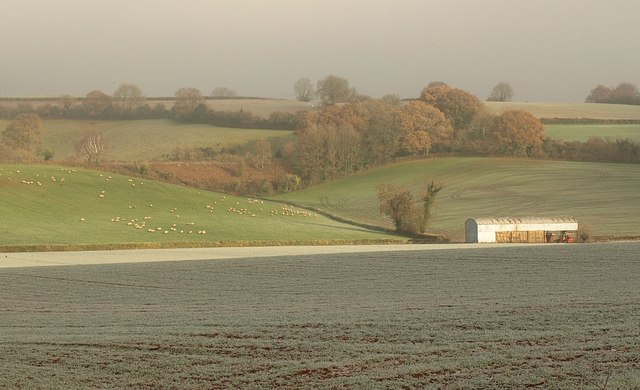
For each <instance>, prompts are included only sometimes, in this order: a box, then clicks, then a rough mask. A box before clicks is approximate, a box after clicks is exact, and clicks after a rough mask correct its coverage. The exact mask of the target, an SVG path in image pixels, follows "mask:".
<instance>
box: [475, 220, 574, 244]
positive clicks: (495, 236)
mask: <svg viewBox="0 0 640 390" xmlns="http://www.w3.org/2000/svg"><path fill="white" fill-rule="evenodd" d="M577 230H578V221H577V220H576V219H575V218H573V217H518V218H516V217H503V218H475V219H473V218H470V219H467V221H466V222H465V241H466V242H499V243H505V242H525V243H536V242H539V243H543V242H562V241H566V240H568V239H569V240H573V239H574V238H575V235H576V233H577Z"/></svg>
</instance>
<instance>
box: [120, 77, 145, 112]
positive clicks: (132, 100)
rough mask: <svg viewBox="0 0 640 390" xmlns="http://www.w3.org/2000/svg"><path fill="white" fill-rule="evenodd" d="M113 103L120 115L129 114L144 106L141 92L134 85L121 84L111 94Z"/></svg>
mask: <svg viewBox="0 0 640 390" xmlns="http://www.w3.org/2000/svg"><path fill="white" fill-rule="evenodd" d="M113 102H114V104H115V106H116V108H117V109H118V110H119V112H120V113H121V114H125V115H127V114H131V113H133V112H134V111H135V110H136V109H137V108H139V107H141V106H143V105H144V104H145V98H144V94H143V93H142V90H141V89H140V88H139V87H138V86H137V85H135V84H127V83H125V84H121V85H120V87H118V89H116V91H115V92H114V93H113Z"/></svg>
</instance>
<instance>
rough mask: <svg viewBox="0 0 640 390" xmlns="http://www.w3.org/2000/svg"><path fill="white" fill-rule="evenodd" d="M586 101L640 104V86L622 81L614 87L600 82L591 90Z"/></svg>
mask: <svg viewBox="0 0 640 390" xmlns="http://www.w3.org/2000/svg"><path fill="white" fill-rule="evenodd" d="M585 102H586V103H610V104H633V105H640V93H638V87H636V86H635V85H634V84H631V83H620V84H618V86H616V87H614V88H609V87H607V86H604V85H602V84H599V85H598V86H596V87H595V88H594V89H592V90H591V93H590V94H589V96H587V98H586V99H585Z"/></svg>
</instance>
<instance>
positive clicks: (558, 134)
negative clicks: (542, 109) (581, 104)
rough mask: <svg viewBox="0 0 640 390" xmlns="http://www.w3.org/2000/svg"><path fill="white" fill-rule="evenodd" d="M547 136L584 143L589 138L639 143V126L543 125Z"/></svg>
mask: <svg viewBox="0 0 640 390" xmlns="http://www.w3.org/2000/svg"><path fill="white" fill-rule="evenodd" d="M545 131H546V133H547V135H548V136H549V137H551V138H555V139H564V140H568V141H580V142H585V141H587V140H588V139H589V138H591V137H600V138H602V139H604V140H608V141H615V140H616V139H630V140H631V141H633V142H635V143H640V125H610V124H607V125H583V124H577V125H556V124H551V125H545Z"/></svg>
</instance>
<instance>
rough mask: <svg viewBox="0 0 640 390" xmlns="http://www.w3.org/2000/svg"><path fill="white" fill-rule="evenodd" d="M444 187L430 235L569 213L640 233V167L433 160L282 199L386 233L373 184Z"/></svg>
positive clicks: (596, 227)
mask: <svg viewBox="0 0 640 390" xmlns="http://www.w3.org/2000/svg"><path fill="white" fill-rule="evenodd" d="M432 180H433V181H435V182H436V183H440V184H442V185H443V186H444V189H443V190H442V191H441V192H440V193H439V195H438V198H437V199H436V203H435V205H434V216H433V219H432V221H431V231H432V232H434V233H440V234H445V235H447V236H448V237H450V238H451V239H453V240H463V239H464V222H465V221H466V219H468V218H476V217H491V216H496V217H497V216H569V215H570V216H574V217H576V218H578V220H579V222H580V223H583V224H587V225H589V226H590V227H591V228H592V231H593V234H594V235H597V236H612V235H614V236H639V235H640V227H639V226H640V193H639V192H638V189H639V188H640V166H639V165H630V164H603V163H584V162H567V161H544V160H526V159H508V158H434V159H429V160H409V161H404V162H398V163H394V164H390V165H386V166H383V167H378V168H375V169H372V170H370V171H366V172H362V173H359V174H357V175H354V176H351V177H348V178H344V179H340V180H336V181H334V182H331V183H325V184H321V185H318V186H315V187H311V188H307V189H305V190H302V191H298V192H295V193H291V194H284V195H281V196H278V197H277V198H276V199H277V200H280V201H290V202H295V204H299V205H303V206H307V207H313V208H317V209H319V210H323V211H325V212H328V213H331V214H334V215H337V216H340V217H343V218H347V219H352V220H354V221H358V222H361V223H365V224H374V225H383V226H386V227H388V228H391V227H392V226H391V223H390V220H388V219H387V218H386V217H385V216H382V215H380V213H379V207H378V199H377V196H376V185H378V184H381V183H395V184H402V185H406V186H407V187H409V188H411V189H413V191H414V193H416V194H417V193H418V192H419V191H420V190H421V188H424V187H425V186H426V185H427V184H428V183H429V182H431V181H432Z"/></svg>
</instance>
